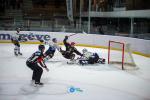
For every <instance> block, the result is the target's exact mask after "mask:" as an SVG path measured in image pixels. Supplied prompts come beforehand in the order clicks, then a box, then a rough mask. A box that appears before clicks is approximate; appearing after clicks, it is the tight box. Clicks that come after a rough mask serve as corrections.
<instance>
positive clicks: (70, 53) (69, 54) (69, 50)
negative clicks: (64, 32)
mask: <svg viewBox="0 0 150 100" xmlns="http://www.w3.org/2000/svg"><path fill="white" fill-rule="evenodd" d="M67 40H68V36H65V39H64V40H63V43H64V45H65V47H66V50H65V51H64V50H62V49H60V52H61V53H62V55H63V57H65V58H66V59H70V60H74V58H75V54H74V53H76V54H77V55H80V56H82V54H81V53H80V52H79V51H78V50H77V49H76V48H75V43H74V42H71V43H68V42H67Z"/></svg>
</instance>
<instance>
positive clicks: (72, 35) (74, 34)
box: [68, 33, 78, 37]
mask: <svg viewBox="0 0 150 100" xmlns="http://www.w3.org/2000/svg"><path fill="white" fill-rule="evenodd" d="M76 34H78V33H74V34H71V35H69V36H68V37H71V36H74V35H76Z"/></svg>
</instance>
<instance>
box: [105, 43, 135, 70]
mask: <svg viewBox="0 0 150 100" xmlns="http://www.w3.org/2000/svg"><path fill="white" fill-rule="evenodd" d="M108 63H109V64H115V65H117V67H119V68H122V69H137V66H136V64H135V62H134V59H133V56H132V51H131V45H130V44H125V43H121V42H115V41H109V47H108Z"/></svg>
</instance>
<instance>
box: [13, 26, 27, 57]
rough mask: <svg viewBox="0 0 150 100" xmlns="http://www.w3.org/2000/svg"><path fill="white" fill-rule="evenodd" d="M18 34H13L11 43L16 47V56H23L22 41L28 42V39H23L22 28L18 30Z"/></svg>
mask: <svg viewBox="0 0 150 100" xmlns="http://www.w3.org/2000/svg"><path fill="white" fill-rule="evenodd" d="M16 31H17V32H16V33H13V34H12V36H11V41H12V43H13V44H14V45H15V48H14V54H15V56H18V55H22V53H21V52H20V43H19V42H20V41H27V40H26V39H22V38H21V37H20V28H16Z"/></svg>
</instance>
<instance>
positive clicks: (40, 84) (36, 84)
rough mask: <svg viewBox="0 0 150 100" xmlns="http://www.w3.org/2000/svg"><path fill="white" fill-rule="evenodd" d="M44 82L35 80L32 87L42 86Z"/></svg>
mask: <svg viewBox="0 0 150 100" xmlns="http://www.w3.org/2000/svg"><path fill="white" fill-rule="evenodd" d="M43 85H44V83H41V82H35V84H34V87H42V86H43Z"/></svg>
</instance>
